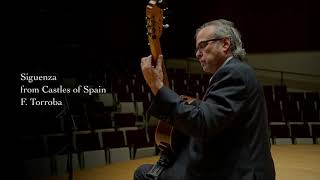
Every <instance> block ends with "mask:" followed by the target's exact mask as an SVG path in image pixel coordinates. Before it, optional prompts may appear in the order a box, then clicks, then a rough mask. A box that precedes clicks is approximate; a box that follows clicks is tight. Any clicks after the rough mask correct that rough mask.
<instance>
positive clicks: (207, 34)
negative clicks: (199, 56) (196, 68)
mask: <svg viewBox="0 0 320 180" xmlns="http://www.w3.org/2000/svg"><path fill="white" fill-rule="evenodd" d="M214 32H215V27H214V26H207V27H204V28H203V29H201V30H200V31H199V32H198V34H197V38H196V42H197V43H198V42H200V41H203V40H207V39H209V38H213V37H212V36H213V34H214Z"/></svg>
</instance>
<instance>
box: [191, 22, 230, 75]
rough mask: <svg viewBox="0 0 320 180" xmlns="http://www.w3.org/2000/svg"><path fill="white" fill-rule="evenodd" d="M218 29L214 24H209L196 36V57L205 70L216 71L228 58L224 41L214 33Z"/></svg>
mask: <svg viewBox="0 0 320 180" xmlns="http://www.w3.org/2000/svg"><path fill="white" fill-rule="evenodd" d="M215 31H216V29H215V27H214V26H207V27H205V28H203V29H201V30H200V31H199V33H198V34H197V37H196V57H197V59H198V60H199V62H200V64H201V66H202V69H203V71H205V72H209V73H215V72H216V71H217V69H218V68H219V67H220V66H221V65H222V64H223V62H224V61H225V60H226V54H225V52H226V51H225V48H224V46H223V45H224V41H225V39H223V38H222V39H217V38H216V37H214V36H213V35H214V34H215V33H214V32H215Z"/></svg>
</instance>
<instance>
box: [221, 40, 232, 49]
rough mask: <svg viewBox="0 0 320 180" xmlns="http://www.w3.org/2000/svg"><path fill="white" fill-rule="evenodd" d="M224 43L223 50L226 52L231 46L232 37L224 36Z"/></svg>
mask: <svg viewBox="0 0 320 180" xmlns="http://www.w3.org/2000/svg"><path fill="white" fill-rule="evenodd" d="M222 43H223V45H222V48H223V51H224V52H228V51H229V49H230V48H231V39H230V38H224V39H223V40H222Z"/></svg>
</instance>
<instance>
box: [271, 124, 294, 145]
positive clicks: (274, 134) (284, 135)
mask: <svg viewBox="0 0 320 180" xmlns="http://www.w3.org/2000/svg"><path fill="white" fill-rule="evenodd" d="M270 129H271V138H272V140H273V144H293V142H292V138H291V136H290V131H289V127H288V125H287V124H285V123H275V124H273V123H271V124H270Z"/></svg>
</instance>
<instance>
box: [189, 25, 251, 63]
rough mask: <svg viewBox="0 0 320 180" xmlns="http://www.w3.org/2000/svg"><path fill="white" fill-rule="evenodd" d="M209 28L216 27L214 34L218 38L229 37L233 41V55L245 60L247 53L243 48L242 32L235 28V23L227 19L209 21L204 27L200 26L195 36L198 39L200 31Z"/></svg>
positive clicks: (231, 47)
mask: <svg viewBox="0 0 320 180" xmlns="http://www.w3.org/2000/svg"><path fill="white" fill-rule="evenodd" d="M207 26H215V27H216V29H217V30H216V32H215V33H214V34H213V36H214V37H216V38H224V37H229V38H230V41H231V46H230V49H231V53H232V55H233V56H234V57H237V58H239V59H241V60H244V59H245V56H246V51H245V49H244V48H243V47H242V41H241V35H240V32H239V31H238V30H237V29H236V28H235V27H234V23H233V22H231V21H228V20H225V19H218V20H213V21H209V22H207V23H205V24H203V25H202V26H200V27H199V28H198V29H197V31H196V34H195V37H197V35H198V33H199V31H200V30H201V29H203V28H205V27H207Z"/></svg>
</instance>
